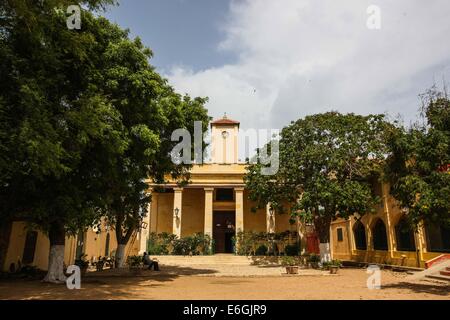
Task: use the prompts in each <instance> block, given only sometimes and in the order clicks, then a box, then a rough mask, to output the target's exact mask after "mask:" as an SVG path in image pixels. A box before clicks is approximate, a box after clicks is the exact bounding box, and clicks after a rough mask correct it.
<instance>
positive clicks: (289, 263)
mask: <svg viewBox="0 0 450 320" xmlns="http://www.w3.org/2000/svg"><path fill="white" fill-rule="evenodd" d="M281 265H282V266H284V267H286V273H287V274H297V273H298V261H297V259H296V258H295V257H292V256H283V257H282V258H281Z"/></svg>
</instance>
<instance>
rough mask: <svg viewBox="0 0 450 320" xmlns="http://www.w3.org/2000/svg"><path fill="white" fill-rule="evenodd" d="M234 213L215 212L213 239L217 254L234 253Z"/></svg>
mask: <svg viewBox="0 0 450 320" xmlns="http://www.w3.org/2000/svg"><path fill="white" fill-rule="evenodd" d="M235 218H236V214H235V212H234V211H214V216H213V227H214V228H213V239H214V243H215V252H216V253H233V250H234V248H233V241H232V238H233V236H234V235H235Z"/></svg>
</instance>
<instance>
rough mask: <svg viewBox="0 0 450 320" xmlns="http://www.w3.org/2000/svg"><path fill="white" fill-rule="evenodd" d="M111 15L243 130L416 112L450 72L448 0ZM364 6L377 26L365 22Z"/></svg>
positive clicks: (137, 7) (124, 3)
mask: <svg viewBox="0 0 450 320" xmlns="http://www.w3.org/2000/svg"><path fill="white" fill-rule="evenodd" d="M120 3H121V5H120V6H119V7H116V8H112V9H110V10H109V11H108V13H107V17H109V18H110V19H112V20H114V21H116V22H117V23H118V24H119V25H121V26H122V27H126V28H129V29H130V30H131V34H132V35H133V36H139V37H141V39H142V40H143V41H144V43H145V44H146V45H147V46H149V47H150V48H151V49H152V50H153V51H154V59H153V60H152V63H153V64H154V65H155V66H156V67H157V68H158V70H159V71H160V72H161V73H162V74H163V75H164V76H165V77H166V78H168V80H169V82H170V83H171V84H172V85H173V86H174V88H175V89H176V90H177V91H178V92H180V93H182V94H183V93H188V94H190V95H191V96H202V97H205V96H207V97H209V103H208V104H207V108H208V110H209V113H210V115H211V116H213V117H215V118H216V117H220V116H222V115H223V113H224V112H227V114H228V116H229V117H230V118H233V119H236V120H239V121H240V122H241V129H248V128H253V129H271V128H275V129H276V128H282V127H283V126H285V125H287V124H289V123H290V121H292V120H296V119H299V118H301V117H304V116H305V115H308V114H314V113H319V112H325V111H330V110H337V111H340V112H354V113H359V114H368V113H385V114H388V115H389V116H390V117H396V116H397V115H400V116H401V117H402V118H403V119H404V122H405V123H406V124H408V123H410V122H411V121H414V120H415V119H416V117H417V114H418V112H417V110H418V108H419V106H420V100H419V98H418V95H419V94H421V93H423V92H424V91H425V90H427V89H428V88H430V87H431V86H432V85H433V84H434V83H437V84H438V85H441V84H442V83H443V81H446V82H447V85H448V82H449V79H450V41H448V36H449V34H450V19H449V18H448V13H449V12H450V1H448V0H434V1H423V0H396V1H392V0H346V1H336V0H321V1H317V0H279V1H278V0H277V1H274V0H229V1H226V0H121V1H120ZM370 5H376V6H377V7H378V8H379V9H380V26H381V28H380V29H377V30H372V29H369V28H368V27H367V20H368V18H369V17H370V13H368V12H367V10H368V8H369V6H370Z"/></svg>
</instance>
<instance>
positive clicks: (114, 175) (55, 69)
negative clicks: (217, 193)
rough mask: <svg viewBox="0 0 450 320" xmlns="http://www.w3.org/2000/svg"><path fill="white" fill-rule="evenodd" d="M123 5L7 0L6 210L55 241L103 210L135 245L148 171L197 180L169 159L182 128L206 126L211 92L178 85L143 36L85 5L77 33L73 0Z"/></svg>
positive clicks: (0, 108) (0, 98) (0, 61)
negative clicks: (72, 24) (71, 18)
mask: <svg viewBox="0 0 450 320" xmlns="http://www.w3.org/2000/svg"><path fill="white" fill-rule="evenodd" d="M115 2H116V1H113V0H85V1H69V0H51V1H40V2H39V3H35V4H31V2H27V1H23V0H12V1H6V2H5V1H3V2H1V3H0V12H1V13H2V14H1V18H0V19H1V22H2V23H1V24H0V42H1V43H0V74H1V75H2V76H1V79H0V124H1V126H0V151H1V152H0V188H1V192H0V218H6V217H9V216H13V217H14V218H18V219H25V220H28V221H30V222H32V223H34V224H35V225H36V226H39V227H40V228H41V229H42V230H44V231H46V232H48V233H49V236H50V242H51V243H52V244H55V243H58V244H63V243H64V237H65V233H66V232H71V233H75V232H77V231H78V230H79V229H82V228H84V227H86V226H89V225H91V224H92V223H93V222H94V221H96V220H98V219H99V218H100V217H101V216H104V215H107V216H108V218H109V222H110V223H111V224H112V225H114V226H115V230H116V238H117V240H118V242H119V243H121V244H125V243H127V242H128V239H129V238H130V237H131V235H132V234H133V232H135V231H136V229H137V228H138V227H139V225H140V222H141V219H142V217H143V215H144V214H145V212H146V211H147V206H148V203H149V201H150V197H149V196H148V195H147V194H146V191H147V189H148V181H149V180H148V179H149V178H150V179H152V180H154V181H157V182H162V181H163V180H164V176H165V175H166V174H172V175H173V176H174V177H180V179H181V180H186V179H188V175H187V169H188V166H184V165H179V166H176V165H174V164H173V163H172V161H170V155H169V151H170V150H171V149H172V147H173V146H174V145H175V144H176V143H177V142H173V141H171V139H170V138H171V133H172V131H173V130H174V129H176V128H187V129H188V130H189V131H190V132H193V125H194V121H195V120H199V121H202V123H203V129H206V128H207V124H208V120H209V117H208V115H207V111H206V109H205V108H204V104H205V102H206V99H205V98H193V99H192V98H190V97H189V96H181V95H179V94H176V93H175V92H174V90H173V89H172V88H171V87H170V86H169V85H168V83H167V80H165V79H163V78H162V77H161V76H160V75H159V74H158V73H157V72H156V71H155V70H154V68H153V66H151V65H150V63H149V59H150V58H151V56H152V52H151V50H150V49H148V48H145V47H144V46H143V45H142V43H141V41H140V40H139V39H138V38H137V39H130V38H129V35H128V31H125V30H122V29H120V28H119V27H118V26H117V25H116V24H112V23H110V22H109V21H108V20H107V19H105V18H103V17H99V16H97V15H95V14H93V13H92V12H91V11H89V10H86V9H82V16H81V19H82V28H81V30H68V28H67V26H66V19H67V16H66V13H65V9H66V8H67V6H68V5H73V4H82V5H83V7H82V8H86V6H87V7H88V8H90V9H103V8H105V7H106V6H107V5H108V4H113V3H115ZM55 9H56V10H55Z"/></svg>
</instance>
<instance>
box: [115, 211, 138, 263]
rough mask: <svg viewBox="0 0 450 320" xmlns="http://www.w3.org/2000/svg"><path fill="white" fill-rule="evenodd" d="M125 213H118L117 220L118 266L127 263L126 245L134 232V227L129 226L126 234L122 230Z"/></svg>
mask: <svg viewBox="0 0 450 320" xmlns="http://www.w3.org/2000/svg"><path fill="white" fill-rule="evenodd" d="M122 222H123V215H118V217H117V222H116V239H117V251H116V262H115V267H116V268H122V267H123V266H124V265H125V262H126V261H125V247H126V246H127V244H128V241H129V240H130V238H131V235H132V234H133V231H134V229H133V228H132V227H129V228H128V230H127V232H126V233H125V235H124V234H123V231H122Z"/></svg>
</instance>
